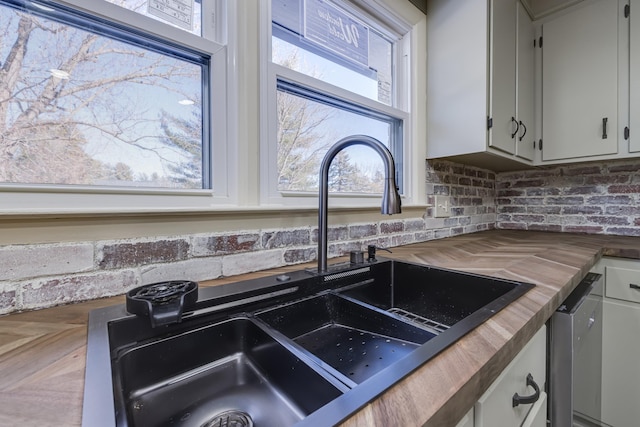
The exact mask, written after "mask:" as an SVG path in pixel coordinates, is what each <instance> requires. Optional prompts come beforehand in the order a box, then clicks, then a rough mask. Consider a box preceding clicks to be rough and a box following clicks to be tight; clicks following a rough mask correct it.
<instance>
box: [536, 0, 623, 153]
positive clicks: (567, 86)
mask: <svg viewBox="0 0 640 427" xmlns="http://www.w3.org/2000/svg"><path fill="white" fill-rule="evenodd" d="M618 22H619V21H618V2H617V1H612V0H599V1H585V2H583V3H581V4H580V5H579V6H578V7H576V8H575V9H572V10H571V11H570V12H567V13H562V14H559V16H556V17H554V18H553V19H551V20H549V21H548V22H545V23H544V24H543V26H542V34H543V46H542V100H543V101H542V141H543V149H542V160H543V161H547V160H560V159H579V158H580V159H581V160H588V159H586V158H588V157H593V156H602V155H607V154H616V153H617V151H618Z"/></svg>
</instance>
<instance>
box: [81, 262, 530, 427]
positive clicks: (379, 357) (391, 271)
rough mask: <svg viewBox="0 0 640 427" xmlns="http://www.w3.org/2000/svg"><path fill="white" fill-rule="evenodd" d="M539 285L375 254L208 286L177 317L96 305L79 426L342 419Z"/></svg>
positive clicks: (328, 421) (327, 422)
mask: <svg viewBox="0 0 640 427" xmlns="http://www.w3.org/2000/svg"><path fill="white" fill-rule="evenodd" d="M532 287H533V285H531V284H527V283H522V282H515V281H509V280H503V279H496V278H490V277H485V276H479V275H474V274H465V273H461V272H456V271H451V270H445V269H440V268H434V267H430V266H424V265H419V264H412V263H407V262H401V261H395V260H385V259H378V260H376V261H374V262H361V263H358V264H344V265H338V266H332V268H331V269H329V271H328V272H326V273H323V274H317V272H309V271H303V270H300V271H295V272H291V273H287V274H286V275H278V276H269V277H261V278H258V279H254V280H248V281H241V282H236V283H231V284H227V285H222V286H216V287H210V288H203V289H200V290H199V292H198V301H197V302H196V303H195V305H194V307H193V309H192V310H188V311H186V312H184V313H183V314H182V315H181V316H180V317H179V319H180V320H179V322H178V323H170V324H158V323H157V322H156V323H155V324H154V323H153V322H152V321H151V320H152V319H150V318H148V317H145V316H144V315H140V314H139V315H133V314H131V313H127V312H126V309H125V307H124V305H122V306H112V307H105V308H102V309H98V310H94V311H92V312H91V313H90V317H89V331H88V332H89V333H88V344H87V365H86V375H85V394H84V403H83V425H84V426H87V427H89V426H91V427H92V426H94V425H101V426H103V425H105V426H145V427H146V426H156V425H182V426H197V427H205V426H206V427H209V426H212V425H225V424H224V423H225V422H227V423H228V424H229V423H232V422H233V423H235V422H236V421H235V419H234V418H232V417H239V418H243V417H244V418H247V419H252V420H253V422H254V423H255V425H256V426H270V425H274V426H289V425H296V426H297V427H302V426H326V425H334V424H339V423H340V422H341V421H343V420H344V419H346V418H348V417H349V416H350V415H351V414H353V413H354V412H356V411H357V410H359V409H360V408H362V407H363V406H364V405H366V404H367V403H368V402H370V401H371V400H373V399H375V398H376V397H377V396H378V395H380V394H381V393H383V392H384V391H385V390H387V389H388V388H389V387H391V386H393V385H394V384H396V383H397V382H398V381H400V380H401V379H402V378H404V377H405V376H406V375H409V374H410V373H411V372H413V371H414V370H415V369H417V368H418V367H420V366H421V365H422V364H424V363H428V361H429V360H430V359H431V358H433V357H434V356H436V355H437V354H438V353H440V352H441V351H442V350H444V349H446V348H447V347H448V346H450V345H451V344H453V343H455V342H456V341H457V340H459V339H460V338H461V337H463V336H464V335H465V334H467V333H468V332H470V331H472V330H473V329H474V328H476V327H477V326H479V325H480V324H482V323H483V322H484V321H485V320H487V319H488V318H490V317H491V316H493V315H494V314H495V313H497V312H498V311H500V310H501V309H502V308H504V307H506V306H507V305H509V304H510V303H511V302H513V301H515V300H516V299H517V298H519V297H520V296H521V295H523V294H524V293H525V292H527V291H528V290H529V289H531V288H532ZM218 417H219V418H218ZM216 423H218V424H216ZM239 423H240V421H238V424H237V425H242V424H239ZM229 425H233V424H229Z"/></svg>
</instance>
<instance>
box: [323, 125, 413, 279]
mask: <svg viewBox="0 0 640 427" xmlns="http://www.w3.org/2000/svg"><path fill="white" fill-rule="evenodd" d="M352 145H365V146H367V147H371V148H373V149H374V150H375V151H376V153H378V154H379V155H380V157H382V161H383V162H384V170H385V172H384V182H385V185H384V193H383V195H382V207H381V209H380V212H381V213H382V214H387V215H392V214H395V213H400V212H401V207H400V194H398V188H397V186H396V166H395V162H394V161H393V156H392V155H391V152H390V151H389V149H388V148H387V147H385V146H384V145H383V144H382V143H381V142H380V141H378V140H377V139H375V138H372V137H370V136H365V135H353V136H348V137H346V138H343V139H341V140H340V141H338V142H336V143H335V144H334V145H333V146H332V147H331V148H329V151H327V154H325V156H324V159H323V160H322V165H321V166H320V200H319V208H318V273H323V272H325V271H327V228H328V226H327V223H328V221H327V215H328V207H327V205H328V201H329V188H328V187H329V166H331V162H332V161H333V159H334V158H335V157H336V155H337V154H338V153H339V152H340V151H342V150H343V149H345V148H347V147H350V146H352Z"/></svg>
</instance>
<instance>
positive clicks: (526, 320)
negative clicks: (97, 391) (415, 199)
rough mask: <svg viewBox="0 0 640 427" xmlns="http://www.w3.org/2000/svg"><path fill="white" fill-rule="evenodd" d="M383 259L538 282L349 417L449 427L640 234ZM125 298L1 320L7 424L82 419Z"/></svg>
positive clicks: (528, 236)
mask: <svg viewBox="0 0 640 427" xmlns="http://www.w3.org/2000/svg"><path fill="white" fill-rule="evenodd" d="M380 255H384V256H385V257H387V258H395V259H400V260H406V261H411V262H418V263H423V264H429V265H434V266H439V267H445V268H450V269H456V270H463V271H467V272H473V273H478V274H485V275H489V276H494V277H500V278H505V279H512V280H517V281H524V282H530V283H534V284H536V285H537V286H536V287H535V288H534V289H532V290H531V291H529V292H528V293H527V294H525V295H524V296H523V297H521V298H520V299H518V300H517V301H515V302H514V303H512V304H510V305H509V306H507V307H506V308H505V309H504V310H502V311H501V312H499V313H497V314H496V315H495V316H493V317H492V318H491V319H489V320H488V321H486V322H485V323H484V324H482V325H480V326H479V327H478V328H476V329H475V330H474V331H472V332H471V333H469V334H468V335H466V336H465V337H463V338H462V339H460V340H459V341H458V342H457V343H455V344H454V345H452V346H451V347H449V348H447V349H446V350H445V351H443V352H442V353H440V354H439V355H438V356H436V357H435V358H433V359H432V360H431V361H429V362H428V363H426V364H424V365H423V366H422V367H420V368H418V369H417V370H416V371H414V372H413V373H412V374H411V375H409V376H408V377H406V378H405V379H404V380H402V381H400V382H399V383H398V384H396V385H395V386H393V387H392V388H390V389H389V390H387V391H386V392H385V393H384V394H382V395H381V396H379V397H378V398H377V399H376V400H374V401H372V402H371V403H369V404H368V405H367V406H365V407H364V408H362V409H361V410H360V411H359V412H357V413H356V414H355V415H353V416H352V417H351V418H349V419H348V420H347V421H346V422H345V423H344V425H346V426H368V427H369V426H390V425H397V426H399V425H403V426H417V425H423V424H425V423H426V425H427V426H439V427H442V426H455V424H456V423H457V422H458V421H459V419H460V418H462V416H464V414H465V413H466V412H467V411H468V410H469V409H470V408H471V406H472V405H473V404H474V403H475V402H476V400H477V399H478V398H479V397H480V396H481V395H482V393H483V392H484V391H485V390H486V389H487V387H488V386H489V385H490V384H491V383H492V382H493V381H494V380H495V379H496V378H497V376H498V375H499V374H500V372H501V371H502V370H503V369H504V368H505V367H506V366H507V365H508V364H509V362H510V361H511V359H512V358H513V357H514V356H515V355H516V354H517V353H518V352H519V351H520V349H522V347H524V345H525V344H526V343H527V342H528V341H529V339H531V338H532V337H533V335H534V334H535V332H536V331H537V330H538V329H539V328H540V327H541V326H542V325H543V324H544V323H545V322H546V321H547V319H549V317H550V316H551V315H552V313H553V312H554V310H555V309H556V308H557V307H558V306H559V305H560V303H561V302H562V301H563V300H564V299H565V298H566V296H567V295H569V293H570V292H571V291H572V289H573V288H574V287H575V285H577V283H578V282H579V281H580V279H582V277H583V276H584V275H585V274H586V273H587V272H588V271H589V270H590V269H591V267H593V265H594V264H595V263H596V262H597V261H598V260H599V259H600V257H602V256H614V257H615V256H619V257H626V258H636V259H640V238H637V237H619V236H600V235H581V234H566V233H547V232H530V231H502V230H493V231H486V232H480V233H473V234H466V235H461V236H456V237H451V238H447V239H441V240H433V241H429V242H424V243H418V244H413V245H407V246H403V247H399V248H393V253H392V254H388V253H386V252H384V253H381V254H380ZM332 261H333V260H332ZM305 267H308V265H305V266H300V265H297V266H291V267H285V268H280V269H274V270H269V271H263V272H260V273H251V274H245V275H242V276H236V277H231V278H225V279H220V280H213V281H208V282H203V283H200V285H201V286H214V285H219V284H223V283H230V282H235V281H239V280H245V279H250V278H255V277H259V276H265V275H272V274H281V273H283V272H287V271H292V270H299V269H301V268H305ZM121 303H124V297H122V296H120V297H114V298H107V299H101V300H95V301H89V302H84V303H78V304H72V305H67V306H60V307H55V308H50V309H44V310H39V311H33V312H25V313H18V314H11V315H7V316H3V317H0V425H3V426H4V425H6V426H10V425H11V426H13V425H16V426H17V425H25V426H41V425H47V426H49V425H50V426H54V425H55V426H77V425H80V423H81V420H82V398H83V388H84V369H85V357H86V356H85V354H86V344H87V319H88V316H87V315H88V313H89V311H90V310H92V309H95V308H99V307H104V306H108V305H113V304H121Z"/></svg>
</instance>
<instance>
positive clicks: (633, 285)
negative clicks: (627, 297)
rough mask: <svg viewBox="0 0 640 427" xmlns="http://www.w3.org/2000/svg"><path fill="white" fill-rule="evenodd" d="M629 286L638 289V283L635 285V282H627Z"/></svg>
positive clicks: (639, 286) (639, 287)
mask: <svg viewBox="0 0 640 427" xmlns="http://www.w3.org/2000/svg"><path fill="white" fill-rule="evenodd" d="M629 287H630V288H631V289H640V285H636V284H635V283H629Z"/></svg>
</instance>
